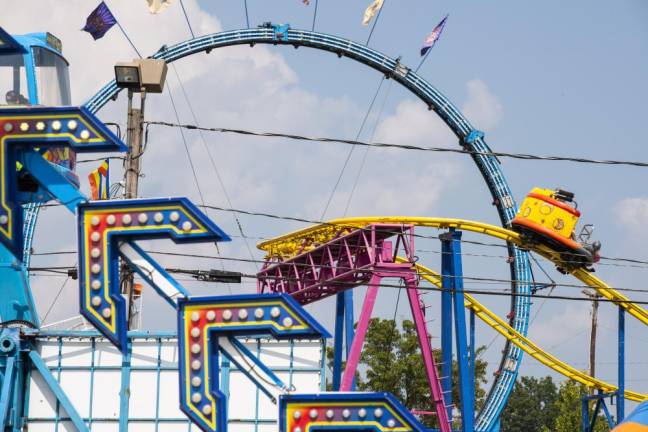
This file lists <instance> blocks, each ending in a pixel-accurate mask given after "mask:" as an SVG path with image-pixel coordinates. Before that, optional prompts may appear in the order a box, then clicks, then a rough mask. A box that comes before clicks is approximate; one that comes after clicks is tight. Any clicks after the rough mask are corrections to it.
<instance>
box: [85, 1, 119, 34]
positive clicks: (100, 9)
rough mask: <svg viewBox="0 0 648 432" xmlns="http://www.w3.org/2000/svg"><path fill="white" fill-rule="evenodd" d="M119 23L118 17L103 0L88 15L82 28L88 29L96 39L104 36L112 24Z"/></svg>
mask: <svg viewBox="0 0 648 432" xmlns="http://www.w3.org/2000/svg"><path fill="white" fill-rule="evenodd" d="M115 24H117V19H115V17H114V16H113V14H112V13H111V12H110V9H108V6H106V3H104V2H103V1H102V2H101V3H99V6H97V8H96V9H95V10H93V11H92V13H91V14H90V15H88V19H87V20H86V25H85V27H83V28H82V29H81V30H84V31H87V32H88V33H90V34H91V35H92V37H93V38H94V40H97V39H100V38H102V37H103V36H104V35H105V34H106V32H107V31H108V30H110V28H111V27H112V26H114V25H115Z"/></svg>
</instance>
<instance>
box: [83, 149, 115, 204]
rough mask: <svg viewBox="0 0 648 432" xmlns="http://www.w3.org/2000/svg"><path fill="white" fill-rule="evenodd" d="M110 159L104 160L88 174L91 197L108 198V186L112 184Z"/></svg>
mask: <svg viewBox="0 0 648 432" xmlns="http://www.w3.org/2000/svg"><path fill="white" fill-rule="evenodd" d="M109 168H110V167H109V164H108V159H106V160H104V161H103V162H102V163H101V165H99V168H97V169H96V170H94V171H92V172H91V173H90V174H89V175H88V181H89V182H90V192H91V198H92V199H93V200H107V199H108V198H109V197H108V186H109V184H110V170H109Z"/></svg>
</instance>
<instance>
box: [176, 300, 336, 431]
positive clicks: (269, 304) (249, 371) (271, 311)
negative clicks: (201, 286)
mask: <svg viewBox="0 0 648 432" xmlns="http://www.w3.org/2000/svg"><path fill="white" fill-rule="evenodd" d="M178 306H179V310H178V338H179V339H178V344H179V347H180V353H179V358H180V362H179V363H180V364H179V369H180V409H182V411H184V412H185V413H186V414H187V415H188V416H189V418H190V419H191V420H192V421H193V422H194V424H196V425H197V426H199V427H200V428H201V429H202V430H203V431H210V432H215V431H218V432H225V431H226V430H227V412H226V407H227V397H226V396H225V394H223V393H222V392H221V391H220V390H219V380H218V368H219V358H218V354H219V351H220V352H222V353H223V354H224V355H225V356H226V357H228V358H229V359H230V360H231V361H232V362H234V363H235V364H236V366H237V367H238V368H239V370H241V371H242V372H243V373H245V374H246V375H247V377H248V378H250V379H251V380H252V381H253V382H254V383H255V384H257V386H258V387H259V388H260V389H261V390H262V391H263V392H264V393H266V394H267V395H268V396H269V397H271V398H273V399H275V398H276V397H277V396H279V393H282V392H285V391H287V390H288V389H287V388H286V386H285V384H284V383H282V382H281V380H280V379H279V378H278V377H277V376H276V375H275V374H274V373H273V372H272V371H271V370H270V369H269V368H267V367H266V366H265V365H263V363H261V362H260V360H259V359H258V358H257V357H255V356H254V355H253V354H252V353H250V352H249V351H248V350H247V349H246V348H245V346H244V345H243V344H242V343H241V342H239V341H238V340H237V339H236V336H245V335H248V336H249V335H255V336H259V335H271V336H273V337H275V338H277V339H305V338H307V339H321V338H327V337H330V335H329V334H328V332H327V331H326V329H324V328H323V327H322V326H321V325H320V324H319V323H318V322H317V321H316V320H315V319H314V318H313V317H312V316H310V315H309V314H308V313H307V312H306V311H305V310H304V309H303V308H302V306H301V305H300V304H299V303H297V302H296V301H295V300H293V298H292V297H290V296H288V295H286V294H252V295H236V296H223V297H200V298H183V299H181V300H180V302H179V305H178Z"/></svg>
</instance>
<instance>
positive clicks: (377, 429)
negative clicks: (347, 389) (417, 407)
mask: <svg viewBox="0 0 648 432" xmlns="http://www.w3.org/2000/svg"><path fill="white" fill-rule="evenodd" d="M279 430H280V431H282V432H311V431H322V430H324V431H352V430H363V431H374V432H388V431H389V432H424V431H426V430H427V429H426V428H425V427H424V426H423V425H422V424H421V423H420V422H419V421H418V420H417V419H416V418H415V417H414V416H413V415H412V414H411V413H410V412H409V410H408V409H407V408H405V407H404V406H403V405H402V404H401V403H400V402H399V401H398V400H397V399H396V398H395V397H394V396H393V395H391V394H390V393H362V392H351V393H339V392H334V393H320V394H315V395H313V394H291V395H282V396H281V397H280V398H279Z"/></svg>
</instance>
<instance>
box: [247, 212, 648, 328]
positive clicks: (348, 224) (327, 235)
mask: <svg viewBox="0 0 648 432" xmlns="http://www.w3.org/2000/svg"><path fill="white" fill-rule="evenodd" d="M375 223H385V224H396V225H416V226H422V227H429V228H439V229H447V228H456V229H460V230H463V231H472V232H476V233H480V234H485V235H488V236H491V237H496V238H499V239H501V240H505V241H508V242H512V243H515V244H516V245H518V246H524V247H528V245H522V241H521V238H520V235H519V234H518V233H516V232H514V231H511V230H507V229H505V228H502V227H498V226H495V225H490V224H486V223H482V222H476V221H470V220H464V219H447V218H430V217H407V216H373V217H353V218H344V219H333V220H331V221H329V222H327V223H324V224H320V225H314V226H312V227H308V228H304V229H302V230H299V231H295V232H292V233H289V234H285V235H283V236H280V237H277V238H274V239H271V240H266V241H264V242H261V243H259V244H258V247H259V249H261V250H264V251H266V252H267V253H268V255H270V256H282V257H284V258H289V257H292V256H295V255H297V254H298V253H301V252H304V251H307V250H309V249H310V248H313V247H316V246H318V245H320V244H323V243H326V242H328V241H330V240H331V239H333V238H335V237H336V236H337V235H339V234H340V232H349V231H353V230H356V229H358V228H362V227H365V226H367V225H370V224H375ZM531 250H533V251H534V252H536V253H538V254H540V255H542V256H544V257H545V258H547V259H549V260H551V261H553V262H554V263H556V264H560V262H561V259H560V255H559V254H558V253H557V252H555V251H553V250H551V249H549V248H547V247H546V246H543V245H537V246H534V247H532V248H531ZM571 274H572V275H574V276H575V277H576V278H577V279H578V280H580V281H581V282H583V283H584V284H586V285H588V286H590V287H592V288H594V289H595V290H596V291H598V293H599V294H601V295H602V296H603V297H605V298H606V299H608V300H612V301H615V302H618V304H619V306H621V307H622V308H624V309H625V310H626V311H627V312H628V313H629V314H630V315H632V316H633V317H635V318H637V319H638V320H639V321H641V322H642V323H644V324H646V325H648V311H647V310H646V309H644V308H642V307H640V306H638V305H636V304H634V303H633V302H632V301H631V300H630V299H629V298H628V297H626V296H624V295H623V294H621V293H620V292H618V291H616V290H615V289H613V288H611V287H610V286H608V285H607V284H606V283H605V282H603V281H602V280H600V279H599V278H597V277H596V276H594V275H593V274H592V273H590V272H588V271H587V270H585V269H584V268H579V269H576V270H574V271H573V272H572V273H571Z"/></svg>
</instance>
